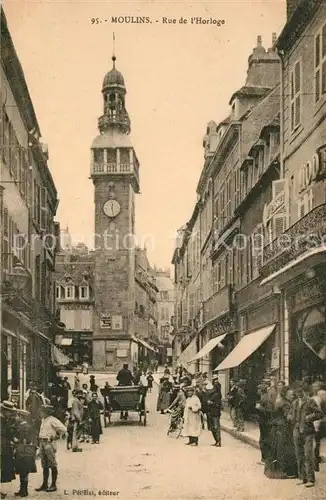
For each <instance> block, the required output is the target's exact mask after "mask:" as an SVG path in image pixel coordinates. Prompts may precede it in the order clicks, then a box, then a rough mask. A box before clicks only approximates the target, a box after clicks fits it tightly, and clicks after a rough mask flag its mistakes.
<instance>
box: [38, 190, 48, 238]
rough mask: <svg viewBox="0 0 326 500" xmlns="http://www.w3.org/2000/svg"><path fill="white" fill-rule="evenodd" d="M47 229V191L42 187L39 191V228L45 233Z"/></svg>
mask: <svg viewBox="0 0 326 500" xmlns="http://www.w3.org/2000/svg"><path fill="white" fill-rule="evenodd" d="M47 227H48V213H47V191H46V188H45V187H44V186H42V187H41V190H40V228H41V230H42V231H46V230H47Z"/></svg>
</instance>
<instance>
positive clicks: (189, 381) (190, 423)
mask: <svg viewBox="0 0 326 500" xmlns="http://www.w3.org/2000/svg"><path fill="white" fill-rule="evenodd" d="M157 411H159V412H160V413H161V414H165V413H170V428H169V431H168V432H171V431H173V430H174V428H175V426H177V424H178V423H179V422H180V419H182V435H183V436H184V437H187V438H188V442H187V443H186V444H187V445H190V446H198V444H199V436H200V434H201V432H202V430H203V429H204V428H205V421H206V422H207V429H208V430H209V431H211V433H212V436H213V438H214V442H213V444H212V446H216V447H220V446H221V444H222V443H221V428H220V417H221V411H222V392H221V384H220V382H219V379H218V374H217V373H214V374H213V377H212V383H210V382H209V380H208V375H207V373H201V374H197V376H196V377H194V376H192V375H190V374H189V373H186V372H185V370H184V369H182V367H179V368H178V369H177V373H176V374H175V375H171V374H170V370H169V368H168V367H167V366H165V368H164V373H163V377H161V379H160V385H159V395H158V400H157Z"/></svg>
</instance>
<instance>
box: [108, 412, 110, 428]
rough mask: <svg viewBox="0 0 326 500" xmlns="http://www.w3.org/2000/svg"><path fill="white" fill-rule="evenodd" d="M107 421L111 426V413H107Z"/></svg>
mask: <svg viewBox="0 0 326 500" xmlns="http://www.w3.org/2000/svg"><path fill="white" fill-rule="evenodd" d="M108 421H109V425H110V424H111V412H109V414H108Z"/></svg>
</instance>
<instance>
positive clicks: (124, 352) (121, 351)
mask: <svg viewBox="0 0 326 500" xmlns="http://www.w3.org/2000/svg"><path fill="white" fill-rule="evenodd" d="M127 357H128V351H127V349H117V358H127Z"/></svg>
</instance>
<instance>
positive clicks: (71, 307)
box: [63, 304, 91, 311]
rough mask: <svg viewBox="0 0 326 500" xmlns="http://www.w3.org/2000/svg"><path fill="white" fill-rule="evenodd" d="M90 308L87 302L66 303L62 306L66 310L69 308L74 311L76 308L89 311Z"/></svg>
mask: <svg viewBox="0 0 326 500" xmlns="http://www.w3.org/2000/svg"><path fill="white" fill-rule="evenodd" d="M90 308H91V307H90V306H89V305H87V304H67V305H66V306H63V309H65V310H66V311H71V310H74V311H75V310H77V309H83V310H86V311H89V310H90Z"/></svg>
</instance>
